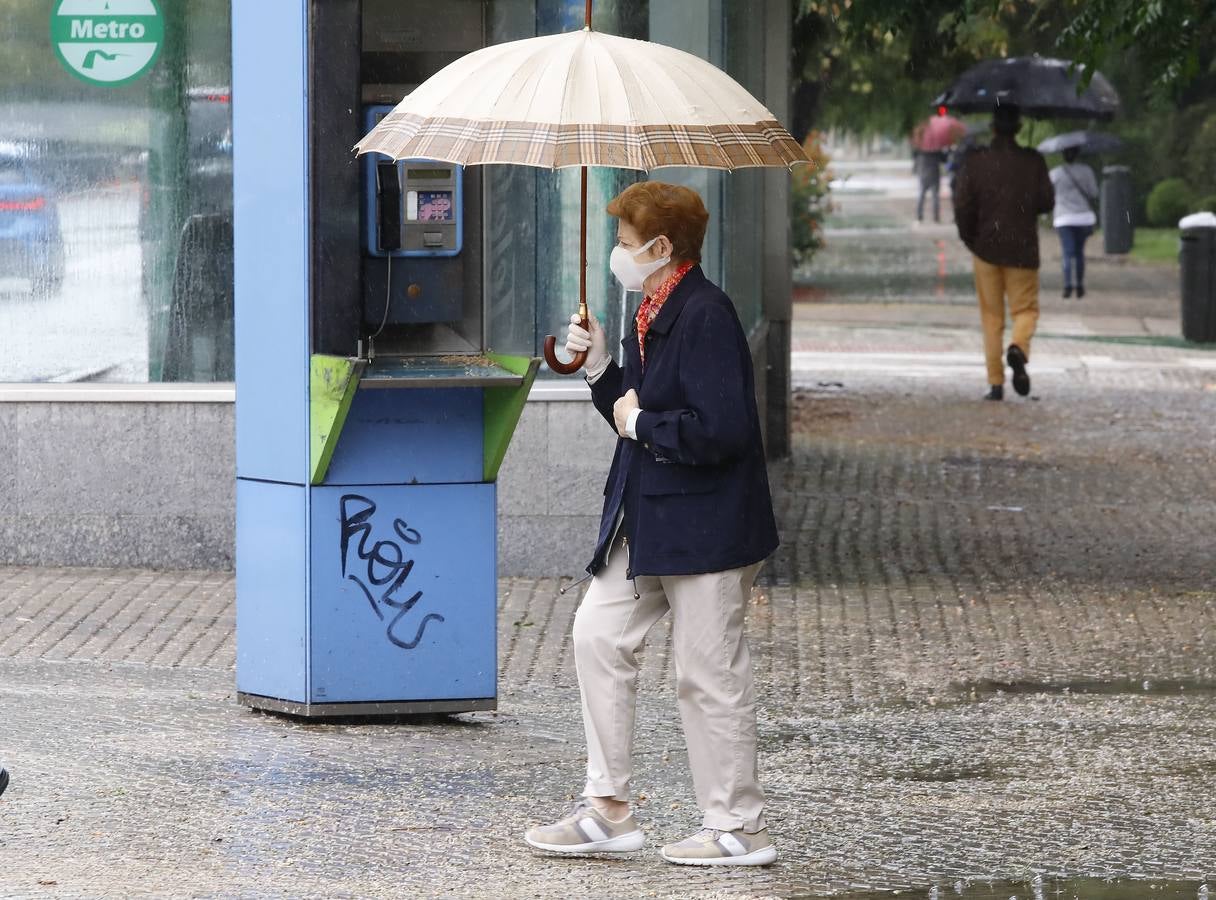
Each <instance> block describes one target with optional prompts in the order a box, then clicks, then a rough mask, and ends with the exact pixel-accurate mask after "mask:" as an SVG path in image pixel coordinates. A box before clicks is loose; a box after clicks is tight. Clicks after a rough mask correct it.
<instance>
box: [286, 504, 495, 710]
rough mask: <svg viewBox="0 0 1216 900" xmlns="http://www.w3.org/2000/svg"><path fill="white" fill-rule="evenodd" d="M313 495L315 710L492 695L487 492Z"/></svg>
mask: <svg viewBox="0 0 1216 900" xmlns="http://www.w3.org/2000/svg"><path fill="white" fill-rule="evenodd" d="M312 494H313V498H312V505H311V506H312V519H313V523H312V524H313V527H312V579H311V583H312V599H311V603H312V617H311V622H312V628H311V642H312V653H311V661H312V672H311V674H312V682H311V684H312V697H311V698H310V699H311V700H312V702H314V703H326V702H340V701H394V700H398V701H406V700H442V699H454V700H465V699H476V698H489V697H494V696H495V695H496V684H497V678H496V671H495V670H496V659H497V646H496V635H495V620H496V593H497V591H496V583H495V568H496V558H495V540H496V534H495V525H494V522H495V519H494V513H495V508H494V503H495V492H494V485H492V484H462V485H416V486H395V487H383V486H369V487H351V488H337V487H320V488H312Z"/></svg>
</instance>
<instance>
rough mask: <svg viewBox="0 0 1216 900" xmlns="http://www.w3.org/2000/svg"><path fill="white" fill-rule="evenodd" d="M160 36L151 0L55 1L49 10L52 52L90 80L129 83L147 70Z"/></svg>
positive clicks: (161, 22) (162, 29)
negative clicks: (53, 50)
mask: <svg viewBox="0 0 1216 900" xmlns="http://www.w3.org/2000/svg"><path fill="white" fill-rule="evenodd" d="M164 40H165V23H164V20H163V19H162V18H161V14H160V9H159V8H158V7H157V5H156V0H58V2H57V3H55V5H54V6H53V7H52V9H51V44H52V46H54V48H55V55H56V56H58V57H59V61H60V62H61V63H62V64H63V67H64V68H65V69H67V70H68V71H69V72H71V73H72V74H73V75H75V76H76V77H77V78H79V79H80V80H81V81H87V82H89V83H90V84H102V85H106V86H114V85H119V84H126V83H127V82H128V81H134V80H135V79H136V78H139V77H140V76H141V75H143V74H144V73H146V72H147V71H148V70H149V69H150V68H152V64H153V63H155V62H156V57H157V56H158V55H159V54H160V46H161V44H163V43H164Z"/></svg>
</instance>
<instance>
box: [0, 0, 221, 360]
mask: <svg viewBox="0 0 1216 900" xmlns="http://www.w3.org/2000/svg"><path fill="white" fill-rule="evenodd" d="M136 5H138V4H136ZM48 6H52V4H48V3H47V2H46V0H8V2H7V3H6V5H5V28H4V32H3V39H2V43H3V50H4V52H3V53H2V54H0V160H3V170H4V171H5V173H6V174H5V176H4V177H3V179H0V381H7V382H30V381H81V380H93V381H113V382H145V381H159V380H175V379H176V380H195V381H215V380H220V381H223V380H229V379H231V378H232V225H231V211H232V129H231V103H230V99H231V98H230V94H229V87H228V85H229V82H230V74H231V40H230V34H229V25H228V23H229V15H230V0H182V2H179V3H161V4H159V6H160V9H161V12H162V17H161V19H160V20H159V21H157V20H156V19H155V17H149V16H144V17H137V18H132V19H130V23H136V22H138V24H140V25H141V26H142V29H143V30H142V31H140V35H141V36H143V37H145V38H147V39H149V40H152V39H154V38H155V39H158V40H152V43H154V44H158V45H159V51H158V52H159V55H158V56H157V57H156V58H155V60H154V62H152V64H151V65H150V67H149V68H148V69H147V70H146V71H144V72H142V73H141V72H136V73H135V74H134V75H133V77H131V78H130V80H126V81H120V82H116V83H101V82H104V81H105V80H106V78H107V77H111V76H110V75H108V74H107V72H110V71H113V70H110V69H108V68H107V67H109V66H112V65H125V64H126V63H124V62H123V60H124V58H125V59H130V58H132V54H133V53H134V54H138V53H139V52H141V51H140V47H139V45H138V42H136V43H132V44H130V45H129V46H128V47H126V48H123V49H125V50H126V52H125V53H115V54H112V55H113V56H114V57H115V59H110V58H109V57H110V55H108V54H104V53H94V54H91V56H92V58H91V59H90V55H86V54H83V51H82V54H81V55H77V54H76V48H75V47H74V46H73V44H72V41H71V40H70V37H71V31H70V24H64V22H61V21H60V20H64V21H68V22H70V19H71V18H72V17H66V16H54V17H52V21H51V23H50V27H48ZM53 6H54V7H56V8H57V4H53ZM150 8H151V5H150V4H149V9H150ZM119 18H122V17H119ZM51 27H55V28H56V40H55V41H54V42H53V41H52V35H51ZM79 27H81V26H78V28H79ZM61 29H62V30H61ZM127 31H132V29H131V28H128V29H127ZM65 35H66V36H67V38H69V39H65ZM124 39H125V38H124ZM143 43H148V40H145V41H143ZM111 49H113V48H111ZM73 64H74V65H76V66H78V67H79V68H78V70H77V71H76V73H75V74H73V73H72V72H69V70H68V67H69V66H71V65H73ZM114 77H116V76H114Z"/></svg>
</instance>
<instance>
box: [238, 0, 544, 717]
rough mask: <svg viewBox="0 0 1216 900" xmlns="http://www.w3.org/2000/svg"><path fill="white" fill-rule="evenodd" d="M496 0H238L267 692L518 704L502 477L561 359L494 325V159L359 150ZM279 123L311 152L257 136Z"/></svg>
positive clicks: (250, 627)
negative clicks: (541, 377) (516, 341)
mask: <svg viewBox="0 0 1216 900" xmlns="http://www.w3.org/2000/svg"><path fill="white" fill-rule="evenodd" d="M486 5H487V4H486V0H449V2H445V3H444V4H440V5H438V6H436V5H435V4H432V3H423V2H419V0H260V2H259V3H248V4H246V3H241V4H233V11H232V15H233V82H234V89H233V93H234V94H235V95H237V96H239V97H240V98H241V101H240V103H238V104H236V105H235V107H234V129H235V134H236V147H235V153H234V169H235V175H234V178H235V182H236V193H237V196H239V197H241V198H242V199H241V201H240V202H239V203H238V204H237V208H236V237H235V247H236V262H235V273H236V321H237V337H236V355H237V542H236V543H237V565H236V569H237V688H238V696H239V698H240V700H241V702H243V703H246V704H247V705H249V706H252V707H255V708H258V709H265V710H271V711H277V712H285V713H289V714H293V715H299V716H308V717H315V716H322V717H323V716H332V715H351V714H355V715H376V714H401V713H409V712H437V711H459V710H473V709H489V708H493V707H494V706H495V704H496V696H497V687H496V685H497V680H496V670H497V656H496V653H497V650H496V608H497V603H496V596H497V572H496V539H497V518H496V493H495V480H496V477H497V472H498V467H499V465H500V464H501V462H502V458H503V456H504V454H505V452H506V449H507V445H508V444H509V442H510V439H511V435H512V433H513V431H514V428H515V425H516V423H517V421H518V419H519V416H520V414H521V412H522V410H523V404H524V402H525V400H526V398H527V393H528V390H529V388H530V386H531V383H532V380H533V378H534V377H535V375H536V370H537V367H538V365H539V361H538V360H536V359H533V358H532V357H531V352H530V350H531V348H530V347H529V348H528V349H527V350H526V351H525V352H523V353H515V354H511V353H509V352H508V353H502V352H495V350H496V349H501V348H494V347H492V345H491V341H490V338H489V335H488V334H487V328H486V315H485V310H486V298H485V297H484V295H483V294H484V292H483V283H484V277H483V258H484V252H483V247H484V237H483V220H484V210H483V203H482V184H483V178H484V175H483V174H482V172H481V170H468V171H466V170H463V169H462V168H460V167H459V166H454V165H451V164H448V163H443V162H440V161H435V160H416V159H415V160H403V161H392V160H389V159H387V158H385V157H383V156H377V155H368V156H367V157H363V158H360V159H358V160H356V159H355V158H354V157H353V155H352V151H351V148H352V147H353V146H354V144H355V143H356V142H357V141H358V140H359V139H360V138H361V137H362V135H363V134H364V133H365V132H366V131H367V130H369V129H370V128H371V127H372V126H373V125H374V124H375V123H376V122H377V121H378V120H379V118H380V117H382V116H383V115H385V114H386V113H387V112H388V110H389V109H391V108H392V105H393V104H394V103H396V102H397V101H399V100H400V99H401V98H402V96H404V94H405V93H407V92H408V91H409V90H411V89H412V88H413V87H415V86H417V85H418V84H420V83H421V82H422V81H424V80H425V79H426V78H427V77H428V76H429V75H430V74H432V73H433V72H435V71H438V69H439V68H442V67H443V66H444V65H446V64H447V63H448V62H451V61H452V60H453V59H455V58H457V57H458V56H460V55H462V54H463V53H466V52H468V51H470V50H475V49H478V48H479V47H481V46H483V45H484V43H485V21H486ZM301 8H303V10H304V12H305V15H303V16H300V15H299V14H298V13H299V10H300V9H301ZM293 12H294V13H296V14H295V15H292V13H293ZM271 33H273V34H275V35H276V39H275V41H272V42H267V41H261V40H258V39H256V37H255V36H257V35H264V34H271ZM300 59H305V60H307V65H306V66H305V67H304V68H305V71H304V72H302V73H301V72H299V68H300V67H299V60H300ZM272 73H273V74H272ZM268 122H269V123H273V125H274V127H275V128H276V129H281V130H282V131H283V133H290V132H292V131H293V130H295V129H299V132H298V133H306V134H307V136H308V137H307V152H306V153H305V154H294V155H293V154H284V153H283V152H282V151H281V148H280V147H279V146H277V145H276V144H275V142H273V141H267V140H256V139H253V138H251V139H248V140H245V139H243V135H246V134H248V135H256V134H264V133H265V130H266V128H267V123H268ZM284 223H288V224H287V225H286V226H285V225H284ZM296 223H298V225H297V224H296ZM521 349H522V348H521Z"/></svg>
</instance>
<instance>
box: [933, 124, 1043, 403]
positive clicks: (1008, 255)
mask: <svg viewBox="0 0 1216 900" xmlns="http://www.w3.org/2000/svg"><path fill="white" fill-rule="evenodd" d="M1021 125H1022V120H1021V113H1020V111H1019V110H1018V108H1017V107H1015V106H1011V105H1008V104H1005V105H1002V106H998V107H997V108H996V111H995V112H994V113H993V116H992V143H991V144H990V145H989V146H988V147H983V148H978V149H976V150H973V151H971V152H970V153H968V154H967V156H966V157H965V158H964V160H963V165H962V171H961V172H960V173H959V177H958V184H957V187H956V189H955V192H954V221H955V223H956V225H957V226H958V234H959V237H961V238H962V239H963V243H964V244H966V245H967V249H968V250H970V251H971V254H972V258H973V262H974V266H975V291H976V294H978V295H979V302H980V323H981V325H982V327H983V331H984V357H985V359H986V361H987V364H988V393H987V394H986V395H985V399H986V400H1002V399H1004V396H1005V387H1004V385H1005V363H1006V362H1008V363H1009V368H1010V369H1012V370H1013V389H1014V390H1015V391H1017V392H1018V394H1020V395H1021V396H1023V397H1025V396H1026V395H1027V394H1029V393H1030V375H1029V374H1028V373H1027V372H1026V364H1027V363H1028V362H1029V360H1030V340H1031V338H1032V337H1034V330H1035V326H1036V325H1037V324H1038V321H1039V227H1038V221H1037V217H1038V215H1039V214H1040V213H1048V212H1051V209H1052V206H1053V205H1054V203H1055V193H1054V191H1053V189H1052V186H1051V178H1050V177H1049V176H1048V173H1047V163H1046V162H1045V161H1044V159H1043V157H1042V155H1041V154H1040V153H1039V152H1038V151H1037V150H1034V149H1032V148H1030V147H1022V146H1019V144H1018V142H1017V140H1016V138H1015V135H1017V133H1018V129H1019V128H1021ZM1006 300H1008V305H1009V315H1010V318H1012V320H1013V335H1012V339H1011V342H1010V344H1009V347H1008V349H1005V348H1004V342H1005V305H1006ZM1003 349H1004V350H1005V352H1004V359H1002V358H1001V357H1002V350H1003Z"/></svg>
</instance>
